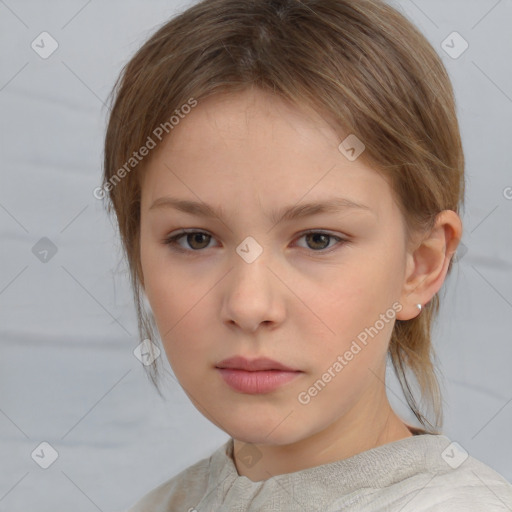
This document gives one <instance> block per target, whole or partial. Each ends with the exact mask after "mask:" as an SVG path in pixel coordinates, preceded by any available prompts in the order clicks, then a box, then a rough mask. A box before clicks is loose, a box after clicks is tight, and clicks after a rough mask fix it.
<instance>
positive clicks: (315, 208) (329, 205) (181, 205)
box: [149, 197, 374, 223]
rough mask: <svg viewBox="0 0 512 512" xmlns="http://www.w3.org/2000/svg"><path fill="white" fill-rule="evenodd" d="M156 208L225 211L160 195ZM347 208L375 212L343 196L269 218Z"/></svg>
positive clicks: (195, 212)
mask: <svg viewBox="0 0 512 512" xmlns="http://www.w3.org/2000/svg"><path fill="white" fill-rule="evenodd" d="M156 208H174V209H176V210H179V211H182V212H185V213H189V214H191V215H197V216H200V217H218V218H220V219H223V217H224V213H223V210H222V208H220V210H216V209H215V208H213V207H212V206H210V205H208V204H206V203H202V202H198V201H191V200H186V199H177V198H173V197H160V198H158V199H156V200H155V201H154V202H153V204H152V205H151V206H150V208H149V210H154V209H156ZM345 210H356V211H367V212H369V213H374V212H373V211H372V210H371V209H370V207H368V206H366V205H365V204H361V203H356V202H354V201H351V200H350V199H346V198H343V197H334V198H331V199H327V200H324V201H319V202H312V203H303V204H296V205H292V206H287V207H284V208H281V209H279V210H275V211H273V212H271V214H270V216H269V219H270V220H271V221H272V222H274V223H277V222H281V221H283V220H284V221H291V220H294V219H299V218H304V217H309V216H311V215H318V214H321V213H338V212H341V211H345Z"/></svg>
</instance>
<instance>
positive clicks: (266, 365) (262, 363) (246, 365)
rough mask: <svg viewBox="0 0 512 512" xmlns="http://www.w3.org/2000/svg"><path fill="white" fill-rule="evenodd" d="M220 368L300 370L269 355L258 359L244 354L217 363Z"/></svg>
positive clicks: (251, 370)
mask: <svg viewBox="0 0 512 512" xmlns="http://www.w3.org/2000/svg"><path fill="white" fill-rule="evenodd" d="M216 368H219V369H233V370H245V371H248V372H257V371H272V370H274V371H283V372H300V371H301V370H299V369H297V368H291V367H289V366H286V365H284V364H282V363H280V362H278V361H274V360H273V359H269V358H267V357H259V358H257V359H246V358H245V357H242V356H235V357H230V358H228V359H224V360H223V361H221V362H220V363H218V364H217V365H216Z"/></svg>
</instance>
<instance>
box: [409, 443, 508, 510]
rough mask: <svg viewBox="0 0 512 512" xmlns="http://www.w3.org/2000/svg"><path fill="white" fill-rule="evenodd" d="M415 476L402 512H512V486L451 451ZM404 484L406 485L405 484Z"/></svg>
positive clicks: (490, 469) (498, 475)
mask: <svg viewBox="0 0 512 512" xmlns="http://www.w3.org/2000/svg"><path fill="white" fill-rule="evenodd" d="M452 445H455V446H458V445H456V444H455V443H452V444H450V445H449V447H448V448H447V449H446V450H445V451H444V452H443V453H442V454H441V457H440V459H438V460H437V463H435V464H431V465H429V467H427V468H425V471H424V472H423V473H418V474H417V475H415V478H413V480H415V485H414V486H411V488H410V490H411V491H412V492H411V493H409V496H410V499H411V501H410V502H409V503H408V504H407V506H406V507H405V508H404V509H403V511H402V512H412V511H414V512H448V511H450V512H481V511H485V512H498V511H511V510H512V484H511V483H510V482H508V481H507V480H506V479H505V478H504V477H503V476H502V475H500V474H499V473H498V472H496V471H495V470H494V469H492V468H491V467H489V466H488V465H486V464H484V463H483V462H481V461H480V460H478V459H475V458H474V457H472V456H470V455H468V454H467V453H465V452H461V451H457V448H450V447H451V446H452ZM404 483H405V482H404Z"/></svg>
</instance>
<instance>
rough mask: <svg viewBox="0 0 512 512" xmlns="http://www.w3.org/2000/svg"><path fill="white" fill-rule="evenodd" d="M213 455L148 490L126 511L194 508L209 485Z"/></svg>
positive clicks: (160, 511) (159, 511)
mask: <svg viewBox="0 0 512 512" xmlns="http://www.w3.org/2000/svg"><path fill="white" fill-rule="evenodd" d="M211 458H212V456H209V457H205V458H204V459H201V460H200V461H198V462H196V463H195V464H193V465H191V466H189V467H188V468H186V469H184V470H183V471H181V472H180V473H178V474H177V475H175V476H174V477H172V478H170V479H169V480H166V481H165V482H163V483H162V484H160V485H159V486H158V487H155V488H154V489H153V490H151V491H150V492H148V493H147V494H146V495H145V496H143V497H142V498H141V499H140V500H139V501H137V503H135V504H134V505H133V506H132V507H131V508H129V509H128V510H127V511H126V512H167V511H169V510H181V511H183V512H188V511H191V510H193V509H194V505H195V504H197V502H198V501H199V499H200V498H201V497H202V496H203V494H204V492H205V490H206V488H207V485H208V475H209V472H210V471H209V469H210V461H211Z"/></svg>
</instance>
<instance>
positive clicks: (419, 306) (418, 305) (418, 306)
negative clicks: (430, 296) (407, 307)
mask: <svg viewBox="0 0 512 512" xmlns="http://www.w3.org/2000/svg"><path fill="white" fill-rule="evenodd" d="M416 307H417V308H418V309H419V310H420V312H421V308H422V306H421V304H416Z"/></svg>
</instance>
